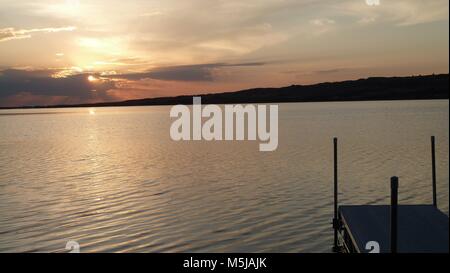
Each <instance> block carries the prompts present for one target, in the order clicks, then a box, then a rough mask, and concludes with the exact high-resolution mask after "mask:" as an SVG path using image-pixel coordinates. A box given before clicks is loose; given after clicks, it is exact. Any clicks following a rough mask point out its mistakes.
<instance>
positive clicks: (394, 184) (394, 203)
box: [390, 176, 398, 253]
mask: <svg viewBox="0 0 450 273" xmlns="http://www.w3.org/2000/svg"><path fill="white" fill-rule="evenodd" d="M397 212H398V177H397V176H393V177H391V234H390V236H391V238H390V239H391V253H397V224H398V223H397Z"/></svg>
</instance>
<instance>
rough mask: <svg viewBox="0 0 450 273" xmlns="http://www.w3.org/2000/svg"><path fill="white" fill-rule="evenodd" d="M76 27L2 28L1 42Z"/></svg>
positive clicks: (69, 29) (0, 33)
mask: <svg viewBox="0 0 450 273" xmlns="http://www.w3.org/2000/svg"><path fill="white" fill-rule="evenodd" d="M75 29H76V27H73V26H69V27H59V28H33V29H14V28H2V29H0V42H5V41H9V40H18V39H27V38H31V34H32V33H39V32H41V33H55V32H61V31H73V30H75Z"/></svg>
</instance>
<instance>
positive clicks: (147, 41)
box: [0, 0, 449, 106]
mask: <svg viewBox="0 0 450 273" xmlns="http://www.w3.org/2000/svg"><path fill="white" fill-rule="evenodd" d="M448 6H449V2H448V1H447V0H431V1H420V0H395V1H394V0H342V1H334V0H321V1H311V0H303V1H301V0H255V1H235V0H227V1H222V0H217V1H211V0H190V1H170V0H165V1H148V0H145V1H144V0H135V1H117V0H109V1H106V0H95V1H82V0H65V1H64V0H62V1H50V0H48V1H47V0H45V1H12V0H0V106H21V105H44V104H45V105H47V104H59V103H80V102H97V101H112V100H124V99H134V98H145V97H159V96H173V95H179V94H195V93H197V94H198V93H208V92H222V91H234V90H239V89H244V88H252V87H269V86H286V85H291V84H309V83H316V82H322V81H339V80H347V79H357V78H364V77H369V76H392V75H395V76H404V75H417V74H431V73H448V67H449V64H448V57H449V56H448V52H449V36H448V35H449V34H448V33H449V27H448V26H449V19H448V18H449V16H448V8H449V7H448Z"/></svg>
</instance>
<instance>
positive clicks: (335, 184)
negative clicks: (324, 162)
mask: <svg viewBox="0 0 450 273" xmlns="http://www.w3.org/2000/svg"><path fill="white" fill-rule="evenodd" d="M333 146H334V218H333V229H334V245H333V251H334V252H338V228H339V223H338V178H337V177H338V171H337V138H336V137H335V138H333Z"/></svg>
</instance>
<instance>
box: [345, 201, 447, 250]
mask: <svg viewBox="0 0 450 273" xmlns="http://www.w3.org/2000/svg"><path fill="white" fill-rule="evenodd" d="M339 219H340V220H341V221H342V223H343V226H344V228H345V229H346V233H347V234H348V235H349V237H350V239H351V240H352V243H353V245H354V246H355V247H356V249H355V250H356V251H357V252H360V253H364V252H368V251H369V250H366V243H367V242H369V241H376V242H377V243H378V244H379V246H380V253H389V252H390V206H389V205H370V206H369V205H361V206H339ZM448 224H449V218H448V216H447V215H446V214H444V213H443V212H441V211H440V210H439V209H437V208H436V207H435V206H433V205H399V206H398V240H397V244H398V245H397V249H398V252H399V253H402V252H403V253H448V252H449V240H448V237H449V233H448V231H449V228H448V227H449V226H448Z"/></svg>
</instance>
